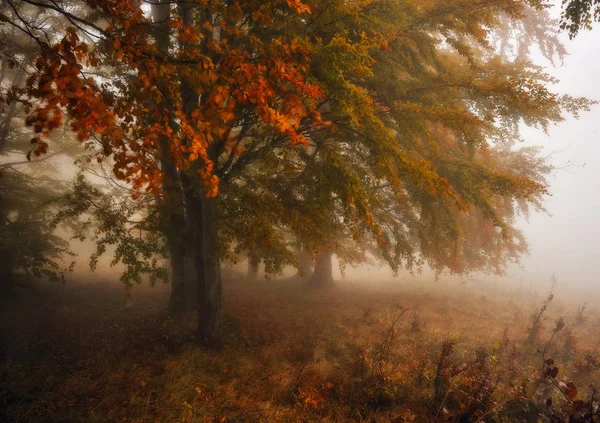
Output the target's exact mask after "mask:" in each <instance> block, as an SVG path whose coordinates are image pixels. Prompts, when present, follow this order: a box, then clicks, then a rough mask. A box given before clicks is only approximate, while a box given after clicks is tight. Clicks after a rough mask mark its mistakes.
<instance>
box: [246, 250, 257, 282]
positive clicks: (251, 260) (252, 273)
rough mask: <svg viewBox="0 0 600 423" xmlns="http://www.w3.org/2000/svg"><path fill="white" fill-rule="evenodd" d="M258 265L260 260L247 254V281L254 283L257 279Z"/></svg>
mask: <svg viewBox="0 0 600 423" xmlns="http://www.w3.org/2000/svg"><path fill="white" fill-rule="evenodd" d="M259 264H260V259H258V258H257V257H254V256H252V254H248V276H247V279H248V280H249V281H255V280H257V279H258V265H259Z"/></svg>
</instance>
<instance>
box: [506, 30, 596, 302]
mask: <svg viewBox="0 0 600 423" xmlns="http://www.w3.org/2000/svg"><path fill="white" fill-rule="evenodd" d="M562 37H563V39H564V43H565V46H566V49H567V51H568V52H569V55H568V56H567V57H566V58H565V60H564V63H563V64H562V66H561V65H560V64H557V67H554V68H552V67H548V72H549V73H550V74H552V75H553V76H555V77H557V78H558V79H559V80H560V83H559V84H558V85H557V86H556V88H557V90H558V92H560V93H565V94H567V93H568V94H570V95H573V96H585V97H588V98H590V99H593V100H600V80H599V79H598V78H599V76H600V27H598V26H596V27H595V28H594V29H593V30H592V31H584V32H581V33H580V34H579V35H578V36H577V38H576V39H575V40H572V41H570V40H569V39H568V37H567V36H566V35H565V34H562ZM599 130H600V106H594V107H593V108H592V111H591V112H588V113H583V114H582V115H581V116H580V118H579V119H578V120H577V119H573V118H568V119H567V120H566V121H565V122H563V123H562V124H560V125H559V126H557V127H553V128H550V131H549V134H548V135H546V134H544V133H543V132H541V131H535V130H530V129H529V130H525V131H524V133H523V136H524V139H525V142H527V143H528V144H534V145H541V146H543V147H544V152H546V153H548V154H551V153H553V152H556V153H554V154H553V156H552V159H551V160H550V162H551V163H552V164H553V165H555V166H557V167H565V168H564V169H563V170H558V171H556V172H555V174H554V176H553V177H552V178H551V179H550V184H551V185H550V192H551V194H552V196H548V197H546V201H545V205H546V208H547V210H548V212H549V213H550V215H547V214H541V213H535V214H532V215H531V217H530V219H529V223H527V222H523V223H521V224H520V227H521V228H522V230H523V232H524V233H525V236H526V237H527V239H528V242H529V246H530V255H529V256H525V257H523V259H522V266H523V269H519V268H518V267H516V266H513V268H512V269H511V271H510V272H509V273H510V274H511V275H512V279H515V280H516V281H517V282H518V281H519V280H520V279H522V280H523V281H529V280H533V281H540V282H541V281H546V282H548V283H549V279H550V277H551V275H552V272H553V271H554V272H555V273H556V277H557V278H558V281H559V286H561V287H562V288H565V287H566V285H568V286H569V287H572V288H573V289H576V290H581V289H585V288H586V287H590V286H591V285H596V286H597V284H598V282H599V278H598V270H599V268H600V237H599V235H600V221H599V216H598V212H599V208H600V197H599V191H598V188H599V187H600V144H599V143H598V137H599V136H600V132H598V131H599Z"/></svg>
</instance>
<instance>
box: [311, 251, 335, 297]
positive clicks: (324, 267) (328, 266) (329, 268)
mask: <svg viewBox="0 0 600 423" xmlns="http://www.w3.org/2000/svg"><path fill="white" fill-rule="evenodd" d="M331 256H332V253H331V251H329V250H325V251H322V252H321V253H320V254H319V255H317V258H316V260H315V270H314V271H313V274H312V276H311V277H310V278H309V279H308V282H307V284H308V286H310V287H313V288H319V289H321V288H330V287H333V286H334V283H333V264H332V260H331Z"/></svg>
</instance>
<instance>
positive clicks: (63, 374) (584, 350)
mask: <svg viewBox="0 0 600 423" xmlns="http://www.w3.org/2000/svg"><path fill="white" fill-rule="evenodd" d="M483 292H485V293H486V294H485V295H483ZM492 292H493V291H492ZM544 298H545V297H544V296H539V297H535V296H532V295H530V294H528V295H522V293H519V292H513V293H505V294H494V293H491V292H490V291H489V290H483V289H469V288H468V287H462V286H460V285H453V286H452V287H445V288H444V285H443V284H442V283H438V285H435V284H428V285H427V286H420V287H419V286H418V285H416V284H412V285H402V284H398V285H397V286H396V287H395V288H394V289H383V288H372V289H367V288H365V287H361V286H358V285H353V284H349V283H342V282H340V284H339V287H338V289H335V290H331V291H328V292H318V291H307V290H306V289H305V288H304V287H303V286H302V284H301V283H300V282H299V281H297V280H294V279H291V280H282V281H258V282H252V283H250V282H238V283H228V284H226V286H225V296H224V299H225V312H226V318H225V325H226V333H227V336H226V338H225V340H224V342H223V345H222V346H221V347H220V348H218V349H204V348H201V347H199V346H198V345H197V344H196V342H195V338H194V316H193V315H188V316H184V317H180V318H172V317H170V316H169V315H168V314H167V313H166V311H165V309H166V304H167V302H168V290H167V288H166V287H160V288H154V289H151V288H146V287H139V288H138V287H136V289H135V290H134V294H133V296H132V298H127V296H126V295H125V293H124V290H123V287H122V286H120V285H118V284H99V283H90V284H68V285H67V286H64V287H62V286H61V287H55V288H47V289H44V290H42V291H32V292H31V293H30V294H29V295H26V296H23V297H22V298H21V299H20V300H18V301H16V302H15V301H14V302H12V303H11V304H6V305H3V306H2V312H1V315H0V318H1V322H0V329H1V335H2V338H1V341H2V344H1V346H2V350H0V354H1V355H0V422H4V421H6V422H117V421H120V422H122V421H127V422H353V421H356V422H436V421H440V422H441V421H446V422H447V421H455V422H536V423H537V422H538V421H551V420H550V418H551V417H550V416H551V415H554V417H553V418H555V420H553V421H562V420H559V419H560V418H565V419H567V418H568V416H567V415H568V414H572V413H573V410H575V407H576V406H575V405H574V404H579V403H576V402H577V401H578V400H580V399H581V401H582V402H581V404H583V403H584V402H585V400H586V399H587V398H588V394H589V393H590V392H591V391H590V389H591V388H589V386H590V385H591V384H592V383H593V382H594V381H595V380H597V379H598V376H599V375H600V349H599V347H600V338H599V337H598V333H600V332H599V331H598V329H600V314H599V313H597V311H596V310H590V311H585V313H584V314H583V315H579V316H578V315H577V306H576V305H575V304H573V305H569V304H567V303H565V302H561V301H560V299H555V300H554V301H552V302H551V303H550V305H549V307H548V310H547V311H546V312H544V313H543V314H542V316H541V319H540V321H541V322H542V324H541V326H543V328H541V329H540V330H539V332H538V331H536V330H535V329H534V330H533V332H535V333H533V335H532V329H531V328H532V327H533V326H535V325H534V324H533V319H532V315H533V314H535V313H536V312H537V311H539V310H540V307H541V305H542V303H543V301H544ZM560 316H564V322H565V326H564V327H562V325H561V324H560V321H559V324H558V326H557V325H556V323H555V322H556V319H558V318H559V317H560ZM555 329H558V331H557V334H556V335H555V336H554V337H552V333H553V331H554V330H555ZM547 359H553V360H554V363H552V361H551V360H550V361H547V363H544V361H545V360H547ZM548 363H550V364H548ZM548 367H550V368H552V367H557V368H558V372H559V373H558V376H556V375H554V376H556V377H550V376H549V377H545V376H544V375H543V371H545V370H544V369H545V368H548ZM549 372H551V370H550V371H549ZM570 382H573V385H571V384H570ZM575 386H577V387H579V392H577V390H575V391H573V388H574V387H575ZM548 398H551V399H552V403H553V404H552V405H551V406H548V405H547V404H548V403H549V402H550V401H549V400H548ZM581 404H580V405H579V406H581ZM579 406H578V407H579ZM565 421H568V420H565Z"/></svg>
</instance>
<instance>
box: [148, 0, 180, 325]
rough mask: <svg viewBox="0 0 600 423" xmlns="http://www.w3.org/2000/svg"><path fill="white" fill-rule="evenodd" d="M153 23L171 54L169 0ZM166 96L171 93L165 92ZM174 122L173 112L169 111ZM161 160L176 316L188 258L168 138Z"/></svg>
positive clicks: (155, 8) (156, 7)
mask: <svg viewBox="0 0 600 423" xmlns="http://www.w3.org/2000/svg"><path fill="white" fill-rule="evenodd" d="M151 7H152V20H153V22H154V29H153V36H154V39H155V41H156V47H157V48H158V49H159V50H160V51H162V52H168V51H169V47H170V45H171V40H170V30H169V28H168V27H167V25H166V23H167V22H168V20H169V17H170V16H171V4H170V2H169V1H168V0H161V1H159V2H157V3H153V4H152V6H151ZM162 91H163V92H165V93H167V92H168V90H166V89H163V90H162ZM170 101H171V99H168V98H165V99H163V106H164V107H165V108H169V107H170V106H169V103H170ZM169 114H170V119H171V122H174V114H173V110H172V109H171V110H170V111H169ZM158 143H159V146H160V152H161V158H160V164H161V169H162V171H163V182H162V188H163V193H164V194H163V195H164V198H163V204H162V210H161V212H162V223H163V225H164V226H165V228H164V230H165V235H166V239H167V245H168V248H169V255H170V259H171V298H170V300H169V311H170V312H171V313H173V314H176V313H180V312H183V311H185V310H186V308H187V307H186V306H187V303H186V289H185V288H186V287H185V256H186V243H185V240H184V234H185V229H186V222H185V210H184V205H183V190H182V188H181V184H180V179H179V171H178V169H177V166H176V164H175V161H174V160H173V157H172V155H171V149H170V145H169V138H168V137H166V136H164V135H161V136H160V137H159V139H158Z"/></svg>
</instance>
